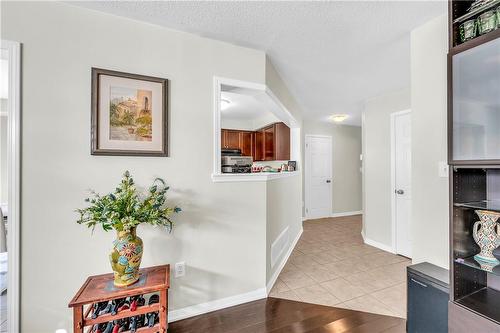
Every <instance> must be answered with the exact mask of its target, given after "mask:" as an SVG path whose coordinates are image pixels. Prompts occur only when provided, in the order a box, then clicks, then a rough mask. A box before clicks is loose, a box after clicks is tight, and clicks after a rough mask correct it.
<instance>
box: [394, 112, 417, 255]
mask: <svg viewBox="0 0 500 333" xmlns="http://www.w3.org/2000/svg"><path fill="white" fill-rule="evenodd" d="M391 155H392V158H391V159H392V163H391V174H392V190H393V192H392V233H393V234H392V246H393V248H394V251H395V252H396V253H397V254H401V255H403V256H405V257H408V258H411V257H412V251H411V247H412V237H411V233H412V230H411V200H412V199H411V112H410V110H405V111H401V112H396V113H393V114H391Z"/></svg>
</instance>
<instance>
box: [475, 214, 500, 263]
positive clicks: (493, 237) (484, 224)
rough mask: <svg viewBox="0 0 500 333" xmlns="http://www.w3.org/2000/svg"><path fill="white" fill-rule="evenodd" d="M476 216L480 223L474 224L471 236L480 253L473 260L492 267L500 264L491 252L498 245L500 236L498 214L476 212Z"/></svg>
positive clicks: (499, 215)
mask: <svg viewBox="0 0 500 333" xmlns="http://www.w3.org/2000/svg"><path fill="white" fill-rule="evenodd" d="M476 214H477V215H478V216H479V218H480V219H481V221H477V222H476V223H474V227H473V231H472V236H473V237H474V240H475V241H476V243H477V245H479V247H480V248H481V252H479V253H478V254H476V255H475V256H474V259H476V260H478V261H483V262H487V263H490V264H493V265H494V264H499V263H500V262H499V261H498V260H497V258H495V257H494V256H493V250H494V249H496V248H497V247H498V246H499V245H500V234H499V233H498V231H499V230H498V228H497V220H498V219H499V218H500V213H496V212H490V211H486V210H476ZM479 227H481V228H479Z"/></svg>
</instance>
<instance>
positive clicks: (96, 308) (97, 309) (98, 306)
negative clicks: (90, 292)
mask: <svg viewBox="0 0 500 333" xmlns="http://www.w3.org/2000/svg"><path fill="white" fill-rule="evenodd" d="M107 306H108V302H107V301H105V302H97V303H94V305H93V306H92V319H96V318H97V317H98V316H99V315H100V314H101V311H103V310H104V309H105V308H106V307H107Z"/></svg>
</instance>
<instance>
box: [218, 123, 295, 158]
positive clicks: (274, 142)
mask: <svg viewBox="0 0 500 333" xmlns="http://www.w3.org/2000/svg"><path fill="white" fill-rule="evenodd" d="M221 147H222V149H240V150H241V153H242V155H243V156H252V157H253V159H254V161H287V160H289V159H290V128H289V127H288V126H286V125H285V124H284V123H275V124H271V125H268V126H266V127H263V128H261V129H259V130H257V131H243V130H234V129H222V130H221Z"/></svg>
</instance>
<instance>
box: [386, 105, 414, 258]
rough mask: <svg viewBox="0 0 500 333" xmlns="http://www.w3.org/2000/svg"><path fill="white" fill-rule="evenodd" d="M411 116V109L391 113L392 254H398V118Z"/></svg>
mask: <svg viewBox="0 0 500 333" xmlns="http://www.w3.org/2000/svg"><path fill="white" fill-rule="evenodd" d="M404 114H411V109H406V110H402V111H397V112H394V113H391V241H392V244H391V245H392V252H394V253H395V254H398V253H397V247H396V231H397V224H396V192H395V189H396V135H395V134H396V132H395V129H396V117H397V116H401V115H404Z"/></svg>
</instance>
